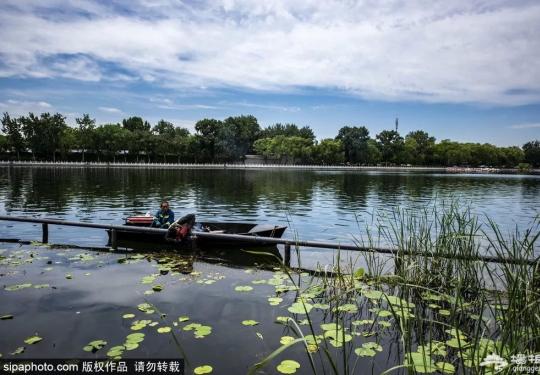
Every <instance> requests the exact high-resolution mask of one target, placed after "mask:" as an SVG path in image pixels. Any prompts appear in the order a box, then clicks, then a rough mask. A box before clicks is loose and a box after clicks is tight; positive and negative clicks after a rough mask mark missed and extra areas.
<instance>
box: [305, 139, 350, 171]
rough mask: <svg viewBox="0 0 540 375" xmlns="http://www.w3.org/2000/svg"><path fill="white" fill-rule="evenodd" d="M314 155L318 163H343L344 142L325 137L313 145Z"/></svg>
mask: <svg viewBox="0 0 540 375" xmlns="http://www.w3.org/2000/svg"><path fill="white" fill-rule="evenodd" d="M312 157H313V160H314V161H315V163H318V164H331V165H336V164H341V163H343V162H344V161H345V153H344V151H343V144H342V143H341V141H340V140H339V139H323V140H321V141H320V142H319V143H318V144H316V145H315V146H313V153H312Z"/></svg>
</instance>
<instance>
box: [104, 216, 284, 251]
mask: <svg viewBox="0 0 540 375" xmlns="http://www.w3.org/2000/svg"><path fill="white" fill-rule="evenodd" d="M197 224H198V225H197V228H205V231H204V232H208V231H210V233H223V234H239V235H245V236H249V237H253V236H256V237H258V238H265V237H267V238H281V236H282V235H283V233H284V232H285V230H286V229H287V227H285V226H274V225H257V224H250V223H219V222H202V223H197ZM126 225H127V226H130V227H132V226H140V227H147V225H146V224H142V223H141V224H126ZM199 232H201V231H200V230H197V229H195V228H194V230H192V232H191V233H192V235H191V237H190V238H188V239H186V240H185V241H182V242H180V243H176V245H177V246H180V247H183V248H218V247H238V248H239V247H254V244H253V242H250V241H246V242H242V241H238V240H228V239H222V238H200V237H197V233H199ZM107 233H108V235H109V242H110V239H111V231H110V230H107ZM116 239H117V241H119V242H124V241H127V242H132V243H152V244H156V245H158V244H159V245H164V244H167V245H171V241H170V240H167V239H166V238H165V236H164V235H162V234H161V233H137V232H132V231H128V230H126V231H123V230H117V231H116ZM173 243H174V242H173ZM255 246H275V244H272V243H268V244H265V243H264V242H261V243H258V244H257V245H255Z"/></svg>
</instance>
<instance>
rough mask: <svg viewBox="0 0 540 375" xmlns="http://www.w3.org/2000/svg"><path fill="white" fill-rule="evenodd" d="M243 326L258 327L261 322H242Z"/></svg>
mask: <svg viewBox="0 0 540 375" xmlns="http://www.w3.org/2000/svg"><path fill="white" fill-rule="evenodd" d="M242 324H243V325H245V326H256V325H257V324H259V322H258V321H256V320H242Z"/></svg>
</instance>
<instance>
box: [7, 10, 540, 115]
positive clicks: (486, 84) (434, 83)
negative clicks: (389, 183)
mask: <svg viewBox="0 0 540 375" xmlns="http://www.w3.org/2000/svg"><path fill="white" fill-rule="evenodd" d="M4 3H5V4H7V5H0V10H3V12H0V24H2V25H3V26H2V28H1V29H0V39H1V40H2V41H3V42H2V43H1V44H0V77H11V76H22V77H58V76H60V77H67V78H71V79H79V80H90V81H95V80H107V79H113V80H114V79H119V80H121V79H125V80H132V79H137V78H138V79H142V80H144V81H146V82H150V83H152V84H154V85H162V86H165V87H170V88H174V89H181V90H182V91H184V90H187V89H199V88H200V87H209V88H216V87H225V88H229V87H233V88H241V89H252V90H270V91H291V90H301V89H302V88H304V87H314V88H323V89H338V90H342V91H345V92H349V93H351V94H354V95H359V96H361V97H365V98H369V99H382V100H419V101H425V102H456V103H461V102H475V103H486V104H504V105H519V104H528V103H538V102H540V89H539V88H540V38H538V35H539V34H540V4H539V3H537V2H528V1H520V2H518V1H504V0H494V1H483V0H476V1H470V0H458V1H451V2H448V1H433V2H424V1H407V2H403V1H398V0H389V1H385V2H375V1H372V0H358V1H345V0H343V1H338V0H327V1H319V0H299V1H294V2H290V1H286V0H269V1H264V2H262V1H259V0H222V1H210V0H208V2H206V3H205V2H198V3H193V4H192V5H188V4H183V3H179V2H176V1H172V0H161V1H160V2H159V6H156V4H157V3H155V2H150V1H147V0H139V1H134V2H129V3H126V4H127V5H126V6H129V7H130V13H127V12H116V13H115V9H117V8H118V7H117V8H113V6H114V5H110V6H108V5H103V4H99V3H94V2H92V1H84V2H82V3H81V5H80V6H79V3H76V2H72V1H69V2H68V3H67V4H66V5H65V6H62V5H61V4H62V2H60V1H58V0H54V1H52V2H50V3H48V5H43V4H42V2H38V1H35V0H32V1H28V2H20V1H15V0H6V1H5V2H4ZM120 4H121V3H120ZM38 7H39V10H40V11H39V12H38V11H37V8H38ZM2 8H4V9H2ZM44 8H45V9H47V10H48V14H47V12H45V11H44V10H43V9H44ZM59 8H62V9H63V11H62V12H60V11H57V9H59ZM81 10H82V12H83V13H84V14H83V15H82V16H81V15H80V14H78V13H76V11H77V12H79V13H80V11H81ZM43 14H47V15H48V16H43ZM66 14H67V15H68V16H67V15H66ZM127 14H130V15H129V16H128V15H127ZM66 56H68V58H66ZM111 66H112V67H111ZM116 68H118V69H119V70H120V71H121V72H118V71H117V70H116Z"/></svg>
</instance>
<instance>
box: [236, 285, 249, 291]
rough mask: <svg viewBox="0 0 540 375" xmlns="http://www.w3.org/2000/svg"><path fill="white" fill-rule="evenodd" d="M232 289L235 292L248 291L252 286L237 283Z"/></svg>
mask: <svg viewBox="0 0 540 375" xmlns="http://www.w3.org/2000/svg"><path fill="white" fill-rule="evenodd" d="M234 290H235V291H237V292H249V291H252V290H253V287H252V286H249V285H239V286H237V287H236V288H234Z"/></svg>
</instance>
